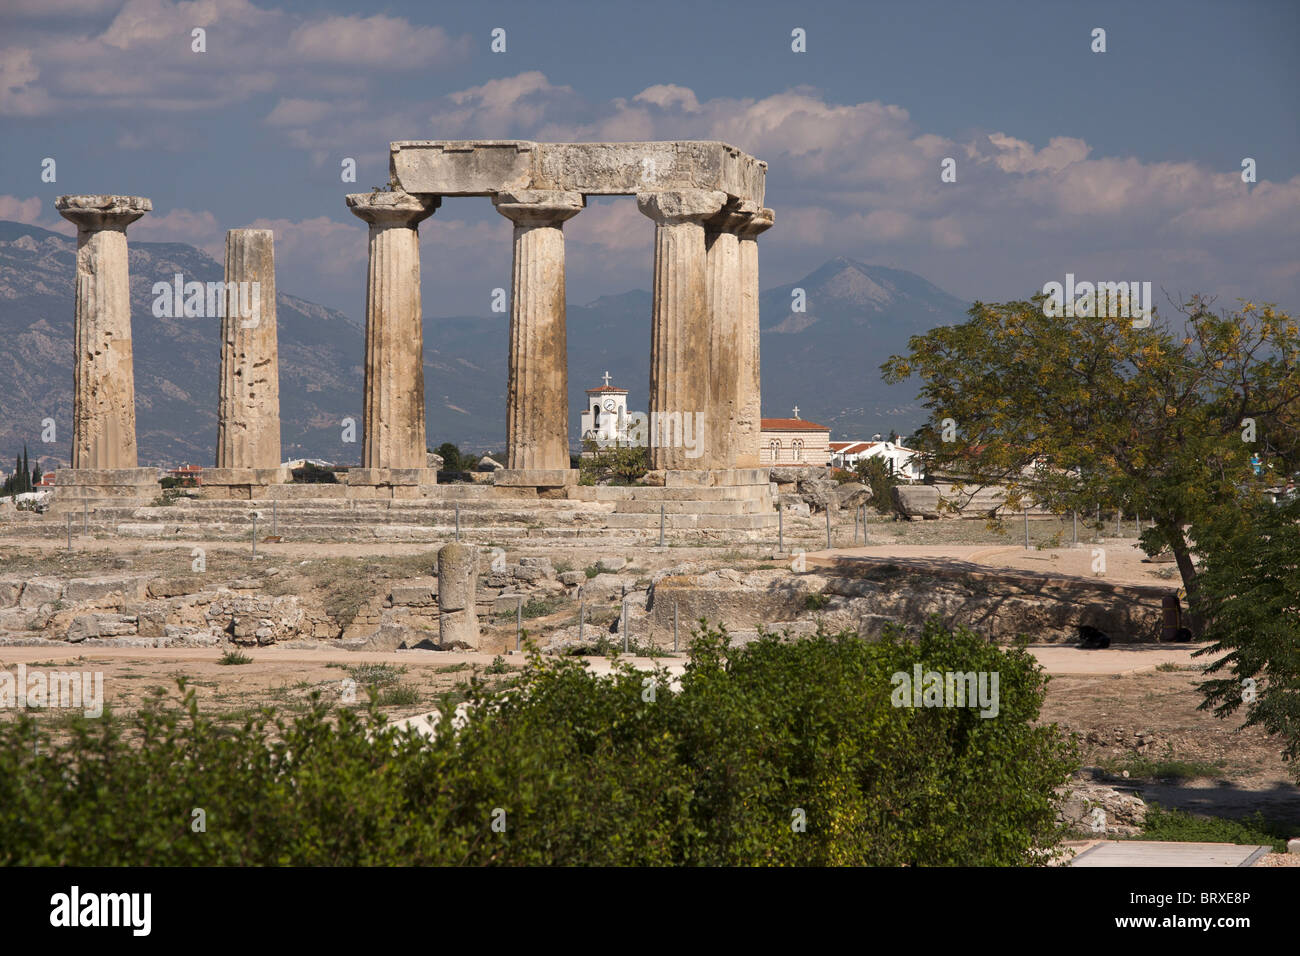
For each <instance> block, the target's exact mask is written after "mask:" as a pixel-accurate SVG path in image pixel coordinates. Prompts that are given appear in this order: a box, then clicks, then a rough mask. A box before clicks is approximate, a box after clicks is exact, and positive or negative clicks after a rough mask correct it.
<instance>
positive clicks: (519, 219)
mask: <svg viewBox="0 0 1300 956" xmlns="http://www.w3.org/2000/svg"><path fill="white" fill-rule="evenodd" d="M493 202H494V203H495V205H496V209H497V212H499V213H501V215H503V216H505V217H506V218H507V219H509V220H510V221H511V222H513V223H514V225H515V228H514V272H513V277H512V288H511V295H510V356H509V374H508V382H507V388H506V467H507V468H508V469H510V470H512V471H513V470H522V471H562V470H567V469H568V468H569V372H568V344H567V339H566V333H565V295H564V222H565V220H567V219H570V218H572V217H573V216H576V215H577V214H578V212H579V211H580V210H581V209H582V208H583V206H585V205H586V200H585V199H584V198H583V196H582V194H581V193H572V192H553V191H547V190H543V191H538V190H521V191H517V192H501V193H498V194H497V196H496V197H495V198H494V199H493Z"/></svg>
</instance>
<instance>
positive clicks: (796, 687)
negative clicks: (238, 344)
mask: <svg viewBox="0 0 1300 956" xmlns="http://www.w3.org/2000/svg"><path fill="white" fill-rule="evenodd" d="M913 664H920V665H922V668H923V670H926V671H930V670H937V671H951V670H961V671H995V672H997V673H998V674H999V675H1000V694H999V702H1000V710H999V713H998V715H997V716H996V717H991V718H988V719H983V718H981V717H980V716H979V715H978V714H977V713H976V712H975V711H974V710H972V709H968V708H942V707H928V708H927V707H919V708H915V709H913V708H910V707H895V706H892V705H891V700H890V698H891V692H892V690H893V684H892V681H891V676H892V675H893V674H894V673H895V672H897V671H903V672H904V673H908V674H910V673H911V672H912V666H913ZM669 683H670V677H669V675H668V674H667V673H666V672H665V671H662V670H660V671H657V672H655V673H654V674H649V673H647V672H642V671H636V670H633V669H632V668H631V667H628V666H622V667H616V668H615V670H614V672H613V673H612V674H610V675H609V676H606V677H598V676H596V675H594V674H592V673H591V672H590V671H589V670H588V669H587V668H586V666H585V665H584V664H583V663H581V662H577V661H572V660H568V659H565V658H553V657H543V656H542V655H534V656H533V657H531V658H529V659H528V661H527V663H526V665H525V668H524V669H523V670H522V671H521V672H519V673H518V674H517V675H516V676H515V677H513V678H511V679H510V683H509V684H508V685H507V687H506V689H504V690H502V691H500V692H492V691H491V690H490V689H489V687H488V685H486V684H484V683H483V681H482V679H481V678H477V677H476V678H474V679H473V680H472V682H471V684H470V685H469V688H468V693H467V698H466V699H467V702H468V704H469V708H468V720H467V722H466V723H465V724H464V726H462V727H461V728H460V729H459V730H454V731H453V730H452V728H451V721H450V718H451V706H452V703H453V701H454V699H455V697H454V696H453V695H448V696H446V697H444V699H443V701H442V703H441V704H440V707H441V709H442V715H443V716H442V723H441V724H440V726H441V727H442V728H444V731H443V732H442V733H440V734H439V735H438V736H437V737H436V738H435V739H432V740H429V739H427V738H424V737H421V736H419V735H418V734H416V733H414V732H412V731H400V732H399V731H396V730H395V729H394V728H392V727H391V726H389V725H387V724H386V722H385V719H384V717H383V715H382V714H381V713H380V712H379V710H378V700H377V695H376V693H373V692H372V694H371V699H370V705H369V706H368V707H367V708H364V709H361V710H359V711H353V710H349V709H346V708H344V709H339V710H332V709H331V708H329V707H328V706H326V705H325V704H323V703H322V702H321V700H320V697H319V696H318V695H315V696H313V699H312V703H311V705H310V707H309V709H308V710H307V712H306V713H304V714H301V715H299V716H298V717H296V718H295V719H294V720H293V721H292V722H289V721H287V720H285V719H284V718H282V717H279V716H277V715H275V714H274V713H273V712H272V711H261V712H259V714H258V715H256V716H253V717H250V718H248V719H247V720H246V722H245V723H244V725H243V726H242V728H239V729H236V730H234V731H233V732H232V731H228V730H227V731H223V730H221V729H220V728H218V727H216V726H214V724H213V721H212V720H210V719H209V718H207V717H204V716H203V715H201V714H200V713H199V711H198V706H197V703H196V698H195V697H194V695H193V694H192V693H191V694H187V696H186V703H185V707H184V708H183V709H177V708H175V707H174V706H170V705H168V704H166V703H165V702H161V701H150V702H147V703H146V704H145V705H143V706H142V708H141V710H140V711H139V712H138V713H137V714H136V715H135V717H133V718H132V719H131V720H130V721H129V722H126V721H123V720H121V719H119V718H117V717H116V716H114V715H113V714H112V713H111V712H106V713H105V716H104V717H103V718H101V719H99V720H85V719H83V718H80V717H77V718H75V719H73V720H72V721H70V722H69V721H67V719H66V718H61V720H63V721H64V722H63V723H60V724H58V725H57V726H55V725H50V726H49V728H48V729H45V728H43V727H42V725H41V723H40V722H39V721H40V718H39V717H35V716H32V715H31V714H28V713H25V712H24V713H20V714H18V715H17V717H16V718H15V719H12V720H7V721H3V722H0V865H4V864H8V865H12V864H73V865H104V864H113V865H121V864H131V865H164V864H165V865H196V864H221V865H248V864H253V865H279V864H297V865H388V864H402V865H420V864H462V865H483V864H532V865H543V864H545V865H555V864H588V865H639V864H653V865H754V864H788V865H826V864H846V865H862V864H875V865H904V864H906V865H969V866H979V865H995V864H1041V863H1044V862H1046V861H1047V859H1048V857H1049V854H1047V853H1043V852H1041V851H1043V850H1044V849H1046V848H1048V847H1050V846H1051V845H1052V844H1053V843H1054V841H1055V839H1056V837H1057V831H1056V827H1055V824H1054V807H1053V797H1052V790H1053V788H1054V787H1056V786H1058V785H1060V784H1061V783H1063V782H1064V781H1065V780H1066V779H1067V778H1068V775H1069V773H1070V771H1071V770H1072V769H1073V767H1074V760H1073V759H1072V754H1071V752H1070V748H1069V745H1068V744H1067V742H1066V741H1065V739H1064V738H1063V737H1062V735H1061V734H1060V733H1059V732H1058V730H1057V729H1056V728H1055V727H1054V726H1037V725H1036V723H1035V722H1036V718H1037V716H1038V711H1039V707H1040V704H1041V702H1042V698H1043V689H1044V678H1043V676H1042V674H1041V672H1040V671H1039V669H1038V667H1037V665H1036V664H1035V662H1034V660H1033V658H1032V657H1031V656H1029V655H1028V654H1027V653H1026V652H1025V651H1024V650H1023V649H1015V650H1010V651H1006V650H1001V649H998V648H996V647H993V646H992V645H989V644H986V643H984V642H983V641H982V640H981V639H980V638H979V637H978V636H977V635H975V634H973V633H971V632H968V631H965V630H959V631H957V632H955V633H950V632H948V631H946V630H944V629H943V628H942V627H941V626H940V625H939V624H938V623H937V622H931V623H930V624H929V625H927V627H926V628H925V630H924V632H923V634H922V635H921V637H920V638H919V640H918V641H910V640H908V639H906V638H905V637H904V636H903V635H902V633H901V632H898V631H892V630H891V631H890V632H888V633H887V634H886V635H885V636H884V637H883V638H882V639H881V640H880V641H878V642H876V643H868V642H866V641H863V640H860V639H858V638H857V637H856V636H854V635H851V634H849V633H845V634H840V635H836V636H831V635H825V634H821V635H817V636H816V637H813V638H809V639H806V640H798V641H784V640H781V639H779V638H777V637H775V636H772V635H766V636H763V637H761V638H760V639H759V640H757V641H754V642H751V643H750V644H747V645H746V646H744V647H741V648H732V647H730V646H729V644H728V640H727V637H726V635H725V632H719V631H715V630H712V629H710V628H707V627H705V628H703V630H702V632H701V633H700V634H699V636H698V638H697V640H696V641H695V644H694V646H693V649H692V653H691V659H690V663H689V665H688V667H687V670H686V673H685V674H684V675H683V676H682V677H681V678H680V691H678V692H673V691H671V690H669ZM34 744H36V746H33V745H34ZM196 808H202V809H203V810H204V812H205V814H206V830H205V831H204V832H195V830H194V827H193V825H192V821H194V819H195V815H194V812H193V811H194V810H195V809H196ZM801 814H802V815H803V817H805V818H806V828H803V829H802V830H801V828H799V827H798V826H797V825H795V824H797V821H798V819H799V818H800V815H801ZM494 824H495V826H494Z"/></svg>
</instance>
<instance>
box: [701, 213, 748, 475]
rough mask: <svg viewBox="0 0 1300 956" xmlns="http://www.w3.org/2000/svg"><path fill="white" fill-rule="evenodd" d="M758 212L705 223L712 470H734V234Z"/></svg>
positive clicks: (737, 375) (738, 357)
mask: <svg viewBox="0 0 1300 956" xmlns="http://www.w3.org/2000/svg"><path fill="white" fill-rule="evenodd" d="M756 210H757V206H756V205H754V204H753V203H740V204H737V205H734V206H733V205H731V204H728V206H727V207H725V208H723V210H722V212H720V213H718V214H717V215H716V216H713V217H711V218H710V219H708V220H706V221H705V223H704V245H705V248H706V249H707V251H708V258H709V269H708V300H709V409H708V417H707V422H708V437H709V444H708V450H709V451H708V461H709V467H710V468H735V467H736V450H737V447H738V445H737V436H736V424H737V421H738V420H739V417H740V380H741V362H742V358H743V359H745V360H748V358H749V356H748V354H747V353H746V354H745V355H743V356H742V354H741V353H742V350H741V335H740V239H739V237H738V236H737V234H736V230H737V229H739V228H740V227H741V226H743V225H745V224H746V223H748V222H749V220H750V219H751V218H752V217H753V213H754V212H755V211H756Z"/></svg>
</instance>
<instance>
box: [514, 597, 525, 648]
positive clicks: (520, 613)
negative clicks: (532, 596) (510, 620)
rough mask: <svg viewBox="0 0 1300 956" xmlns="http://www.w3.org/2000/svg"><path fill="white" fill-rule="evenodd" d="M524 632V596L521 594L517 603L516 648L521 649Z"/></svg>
mask: <svg viewBox="0 0 1300 956" xmlns="http://www.w3.org/2000/svg"><path fill="white" fill-rule="evenodd" d="M523 633H524V596H523V595H522V594H520V595H519V598H518V601H517V602H516V604H515V650H519V646H520V645H519V642H520V640H521V638H522V637H523Z"/></svg>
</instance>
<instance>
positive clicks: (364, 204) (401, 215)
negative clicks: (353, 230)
mask: <svg viewBox="0 0 1300 956" xmlns="http://www.w3.org/2000/svg"><path fill="white" fill-rule="evenodd" d="M347 202H348V209H350V210H352V215H354V216H357V217H358V218H360V219H364V220H365V221H366V222H368V223H370V225H372V226H405V227H406V228H408V229H413V228H415V226H417V225H419V224H420V223H421V222H423V221H424V220H425V219H428V218H429V217H430V216H432V215H433V214H434V212H435V211H437V209H438V207H439V206H441V205H442V197H441V196H433V195H424V194H419V195H415V194H413V193H406V192H401V191H397V190H395V191H392V192H373V193H351V194H349V195H348V197H347Z"/></svg>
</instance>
